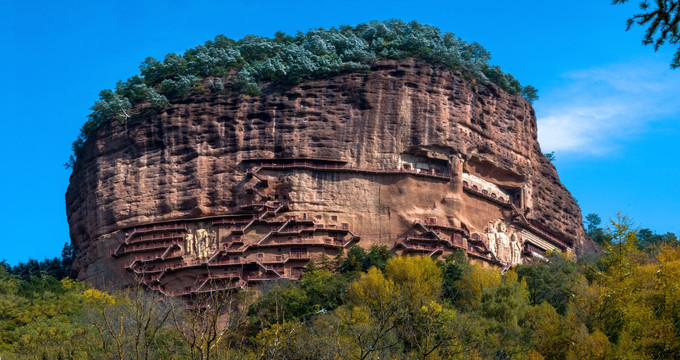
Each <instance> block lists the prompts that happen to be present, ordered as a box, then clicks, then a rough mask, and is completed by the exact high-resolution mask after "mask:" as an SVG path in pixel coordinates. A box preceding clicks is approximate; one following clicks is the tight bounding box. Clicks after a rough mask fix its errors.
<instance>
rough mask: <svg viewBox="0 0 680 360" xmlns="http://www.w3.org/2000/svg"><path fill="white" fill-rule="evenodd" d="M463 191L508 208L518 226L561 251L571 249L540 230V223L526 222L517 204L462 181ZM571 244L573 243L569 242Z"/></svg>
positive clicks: (561, 241) (556, 238)
mask: <svg viewBox="0 0 680 360" xmlns="http://www.w3.org/2000/svg"><path fill="white" fill-rule="evenodd" d="M463 189H464V190H466V191H468V192H470V193H472V194H474V195H477V196H480V197H482V198H484V199H487V200H491V201H492V202H494V203H496V204H499V205H502V206H503V207H507V208H510V209H511V210H512V212H513V216H515V218H517V219H519V220H518V224H519V225H520V226H522V227H523V228H526V229H527V230H530V231H532V232H534V233H536V234H537V235H539V236H541V237H543V238H545V239H546V240H548V241H549V242H552V243H554V244H555V245H557V247H558V248H560V249H561V250H562V251H566V250H567V249H569V248H571V246H570V245H569V244H567V243H566V242H565V241H563V240H561V239H560V238H558V237H556V236H555V235H552V234H550V233H549V232H548V231H546V230H543V229H542V228H541V225H540V223H538V222H537V221H536V220H528V219H527V218H526V216H525V215H524V214H523V213H522V212H521V211H520V210H519V208H518V206H517V203H515V202H512V201H509V200H506V199H505V198H503V197H496V196H493V195H495V194H491V195H489V194H488V192H486V193H485V192H483V191H479V190H478V189H477V188H476V186H475V185H473V186H472V187H471V186H470V185H469V184H468V183H467V181H463ZM571 243H572V244H573V241H571Z"/></svg>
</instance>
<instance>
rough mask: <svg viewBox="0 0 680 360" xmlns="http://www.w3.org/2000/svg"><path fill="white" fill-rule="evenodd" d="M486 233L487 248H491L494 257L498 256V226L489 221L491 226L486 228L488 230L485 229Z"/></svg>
mask: <svg viewBox="0 0 680 360" xmlns="http://www.w3.org/2000/svg"><path fill="white" fill-rule="evenodd" d="M484 233H486V239H487V247H488V248H489V251H491V253H492V254H493V255H494V256H498V250H497V249H498V247H497V246H496V244H497V241H496V235H497V234H496V224H494V223H492V222H491V221H489V224H488V225H487V226H486V229H484Z"/></svg>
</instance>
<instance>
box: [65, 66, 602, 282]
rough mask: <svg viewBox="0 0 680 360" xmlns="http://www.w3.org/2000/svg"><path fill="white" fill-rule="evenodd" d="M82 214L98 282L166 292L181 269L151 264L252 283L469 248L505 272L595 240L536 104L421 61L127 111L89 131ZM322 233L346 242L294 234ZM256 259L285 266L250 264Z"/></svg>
mask: <svg viewBox="0 0 680 360" xmlns="http://www.w3.org/2000/svg"><path fill="white" fill-rule="evenodd" d="M66 207H67V214H68V221H69V225H70V232H71V238H72V240H73V243H74V245H75V247H76V249H77V250H78V252H79V258H78V260H77V263H76V270H77V271H78V273H79V277H80V278H81V279H87V280H88V281H90V282H92V283H95V284H100V283H102V282H104V281H107V280H111V279H116V278H119V277H120V275H121V274H123V273H125V272H126V270H124V269H125V267H126V266H127V268H128V270H127V271H128V272H133V273H135V274H137V275H139V276H141V277H143V278H144V279H143V280H144V281H145V282H147V283H149V284H151V283H154V284H155V285H150V286H152V287H154V288H156V289H161V288H162V289H168V288H172V287H173V286H172V283H171V279H170V278H168V276H166V278H167V279H166V280H165V282H163V280H160V281H158V279H155V278H153V276H156V275H153V276H152V275H149V274H146V273H145V272H144V271H141V270H139V269H140V267H139V266H140V265H142V264H143V265H144V266H145V267H146V268H148V269H150V268H153V269H160V270H157V271H161V272H162V271H166V272H167V267H168V265H167V264H168V263H170V264H189V263H191V262H192V261H193V262H203V263H204V264H211V262H213V263H216V262H219V261H222V262H229V261H237V262H239V263H240V264H241V265H240V268H239V269H238V272H239V280H238V281H237V282H234V284H236V285H239V286H240V284H243V283H242V282H240V281H243V282H247V281H248V279H249V276H251V275H243V274H244V272H248V273H249V274H251V273H253V271H256V272H257V273H258V274H259V275H260V276H265V277H269V276H273V275H271V274H270V275H267V273H268V272H269V273H271V272H274V273H276V275H279V276H282V277H295V276H296V273H297V272H299V269H300V267H302V266H304V262H300V263H298V264H292V260H291V259H294V258H295V256H298V255H299V254H300V252H302V251H303V250H305V251H306V252H307V254H309V255H299V256H300V257H304V258H305V259H306V258H307V257H310V258H313V257H314V256H318V255H319V254H320V253H321V252H326V253H328V254H331V255H332V254H333V253H336V252H337V251H338V250H339V249H340V247H347V246H351V245H353V244H359V245H361V246H364V247H368V246H370V245H373V244H383V245H387V246H388V247H390V248H392V249H394V251H395V252H397V253H418V252H420V253H424V254H429V255H430V256H438V255H441V254H443V253H446V252H450V251H453V250H454V249H455V248H463V249H465V250H466V251H467V252H468V254H469V255H470V256H471V257H472V258H475V259H478V260H479V261H483V262H486V263H489V264H497V265H499V266H505V265H509V264H516V263H519V262H525V261H530V259H531V258H535V257H537V256H539V257H540V253H541V252H542V251H544V250H552V249H554V248H557V249H560V250H563V251H573V252H575V253H576V254H581V253H582V252H583V251H586V250H588V249H590V248H592V244H591V242H590V240H588V239H587V237H586V235H585V233H584V229H583V226H582V223H581V213H580V210H579V207H578V206H577V205H576V203H575V201H574V199H573V198H572V196H571V194H570V193H569V192H568V191H567V190H566V189H565V187H564V186H563V185H562V184H561V183H560V181H559V178H558V176H557V173H556V170H555V168H554V167H553V165H552V164H551V163H550V162H549V161H548V160H547V159H546V158H545V157H544V156H543V154H542V152H541V149H540V147H539V144H538V142H537V132H536V119H535V115H534V111H533V109H532V107H531V105H530V104H529V103H528V102H526V101H525V100H524V99H523V98H522V97H521V96H519V95H509V94H507V93H505V92H504V91H502V90H500V89H499V88H498V87H496V86H495V85H475V84H474V83H471V82H470V81H468V80H465V79H464V78H463V77H462V76H460V74H457V73H454V72H452V71H450V70H446V69H442V68H438V67H435V66H432V65H428V64H424V63H420V62H416V61H413V60H404V61H398V62H397V61H384V62H382V63H380V64H379V65H376V66H374V68H373V70H372V71H371V72H370V73H365V74H348V75H342V76H337V77H334V78H330V79H328V80H322V81H313V82H307V83H304V84H301V85H299V86H295V87H292V88H290V89H287V90H285V91H281V92H280V93H275V94H270V95H266V96H263V97H244V96H237V95H220V94H210V95H205V96H194V97H191V98H189V99H187V100H185V101H182V102H180V103H176V104H173V105H172V107H171V108H169V109H167V110H166V111H164V112H163V113H154V112H145V111H140V112H139V113H138V114H136V115H134V116H133V117H132V118H130V119H129V120H128V121H127V122H126V123H125V124H123V125H120V124H118V123H117V122H112V123H111V124H109V125H107V126H104V127H103V128H101V129H100V130H99V131H98V133H97V136H96V138H95V139H91V140H88V141H87V142H86V144H85V151H84V154H83V155H82V156H81V157H80V158H79V159H78V162H77V164H76V167H75V169H74V172H73V174H72V176H71V179H70V185H69V187H68V191H67V193H66ZM229 219H232V220H229ZM234 219H237V220H238V221H237V220H234ZM252 219H256V220H252ZM291 219H292V221H293V222H291ZM229 221H231V225H224V223H227V222H229ZM253 221H254V222H253ZM285 221H287V222H288V223H287V224H286V223H285ZM236 223H239V224H241V225H238V226H236V225H234V224H236ZM151 224H156V226H166V227H169V228H167V229H162V230H158V228H155V230H154V229H152V228H150V227H149V226H151ZM145 226H146V227H145ZM239 226H240V227H239ZM258 226H260V227H262V229H259V228H258V229H256V228H257V227H258ZM281 226H283V227H286V226H288V227H291V228H290V229H293V230H290V231H287V232H285V231H284V228H283V227H281ZM501 227H503V230H499V229H501ZM310 228H311V229H314V230H309V229H310ZM286 229H287V228H286ZM305 229H307V230H305ZM319 229H322V230H319ZM323 229H329V230H323ZM333 229H338V230H333ZM339 229H346V230H349V232H344V233H343V232H341V231H340V230H339ZM199 230H206V234H209V235H206V236H204V235H205V234H204V233H202V232H201V233H200V234H199V233H198V232H197V231H199ZM305 231H308V232H309V231H311V233H309V234H307V233H305ZM189 233H191V234H192V235H191V236H189V237H187V234H189ZM500 233H504V234H505V235H506V236H502V235H498V236H497V235H496V234H500ZM254 234H259V235H254ZM291 234H292V235H291ZM310 234H311V235H310ZM456 234H457V235H456ZM317 235H318V236H317ZM145 236H146V237H145ZM286 236H287V237H286ZM194 237H195V239H194ZM165 238H167V239H165ZM199 238H200V239H201V240H198V239H199ZM203 238H205V239H209V240H205V241H206V244H207V245H205V248H199V247H198V245H196V244H199V243H200V241H204V240H203ZM275 238H276V240H274V239H275ZM312 238H314V239H315V240H314V241H321V242H323V241H326V243H327V244H328V243H329V241H331V239H332V240H333V241H336V242H337V244H340V245H338V246H334V245H328V246H320V247H319V250H318V251H315V250H314V249H316V248H315V246H316V245H314V244H315V243H312V242H311V241H312V240H309V241H310V243H309V245H308V246H306V248H305V247H301V246H300V245H298V246H297V247H292V248H291V247H290V246H293V245H290V244H288V243H287V242H291V241H292V242H295V241H297V242H298V244H303V245H304V244H305V241H308V240H307V239H312ZM159 239H161V240H159ZM323 239H325V240H323ZM508 239H509V240H508ZM159 241H164V242H159ZM269 241H274V242H276V243H277V244H279V245H271V246H269V247H268V246H265V243H267V242H269ZM254 244H259V245H254ZM282 244H283V245H282ZM519 245H521V250H520V252H521V256H520V257H517V254H516V253H513V250H512V249H513V246H515V247H518V248H519ZM282 246H283V247H284V249H283V250H281V247H282ZM173 247H174V248H173ZM239 251H240V252H239ZM277 251H278V253H277ZM296 251H297V253H296V254H294V253H295V252H296ZM112 252H113V254H111V253H112ZM251 255H252V256H259V258H260V259H265V258H267V257H268V256H270V255H271V256H280V258H277V259H284V260H282V261H281V262H282V263H283V264H282V265H277V264H276V263H275V262H274V260H272V264H271V265H266V264H265V265H262V264H260V268H259V269H256V267H251V268H248V266H246V265H243V264H244V263H247V264H250V261H251V260H250V259H251V258H250V256H251ZM220 259H221V260H220ZM234 259H237V260H234ZM272 259H273V258H272ZM253 261H254V260H253ZM135 262H136V263H135ZM263 262H264V260H262V261H259V263H263ZM253 263H254V262H253ZM163 264H166V265H163ZM135 266H137V268H135ZM164 266H165V267H164ZM178 266H180V267H181V266H183V265H178ZM224 266H225V268H224V269H221V271H223V272H225V274H226V272H228V271H232V270H233V269H232V270H229V269H230V268H229V269H227V268H228V265H224ZM253 266H254V265H253ZM272 269H274V270H272ZM154 271H156V270H154ZM232 272H234V271H232ZM286 274H287V275H288V276H286ZM197 276H198V277H200V276H199V274H198V273H187V274H186V275H184V277H182V276H179V275H177V278H176V279H175V280H172V281H175V282H178V281H179V282H182V281H184V282H185V283H186V282H187V281H190V280H187V279H193V278H194V277H197ZM156 277H157V276H156ZM182 279H184V280H182ZM175 287H176V288H179V287H177V286H175ZM183 288H186V286H184V287H183ZM167 291H168V292H171V291H170V290H167Z"/></svg>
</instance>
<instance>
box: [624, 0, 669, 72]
mask: <svg viewBox="0 0 680 360" xmlns="http://www.w3.org/2000/svg"><path fill="white" fill-rule="evenodd" d="M627 2H628V0H613V1H612V4H613V5H620V4H625V3H627ZM650 2H651V4H650ZM639 6H640V10H641V11H642V12H641V13H638V14H634V15H633V16H631V17H630V18H628V21H627V27H626V31H628V30H630V28H631V27H632V26H633V25H634V24H637V25H642V26H647V29H646V30H645V35H644V36H643V37H642V44H644V45H654V51H656V50H659V47H661V45H663V44H665V43H666V42H668V43H669V44H671V45H676V44H679V43H680V31H679V29H678V23H680V1H678V0H652V1H648V0H644V1H642V2H640V4H639ZM678 67H680V47H679V48H678V50H677V51H676V52H675V55H673V59H672V60H671V68H673V69H677V68H678Z"/></svg>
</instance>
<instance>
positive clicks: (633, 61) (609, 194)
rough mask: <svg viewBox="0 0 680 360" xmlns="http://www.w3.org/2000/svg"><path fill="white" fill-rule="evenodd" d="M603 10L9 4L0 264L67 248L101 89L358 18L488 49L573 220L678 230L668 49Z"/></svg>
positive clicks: (675, 95) (677, 108)
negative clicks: (522, 107) (218, 39)
mask: <svg viewBox="0 0 680 360" xmlns="http://www.w3.org/2000/svg"><path fill="white" fill-rule="evenodd" d="M609 3H610V1H609V0H574V1H570V2H568V3H564V2H549V1H527V0H517V1H512V2H510V1H501V0H498V1H484V2H473V1H441V2H438V1H426V0H421V1H417V2H406V1H385V2H379V1H374V2H369V1H318V0H317V1H286V2H282V1H257V0H251V1H200V0H197V1H161V0H143V1H139V0H138V1H110V2H101V1H66V2H54V1H30V0H28V1H16V0H15V1H8V2H3V4H2V5H0V30H1V31H0V39H1V40H2V44H3V45H4V46H3V56H1V57H0V75H2V77H1V79H2V80H3V82H4V83H3V84H2V86H0V105H1V109H2V111H1V112H0V116H1V117H2V125H3V128H2V129H3V131H2V133H3V135H4V136H2V138H3V140H2V141H0V150H1V151H2V154H4V159H3V160H4V161H3V165H4V166H3V167H2V169H3V170H2V176H0V189H2V190H0V191H2V200H1V201H0V219H1V220H0V222H1V223H0V224H1V225H2V229H3V236H2V238H0V242H2V246H1V247H0V249H1V250H0V259H3V258H4V259H7V260H8V261H9V262H10V263H12V264H14V263H17V262H18V261H25V260H27V259H28V258H37V259H42V258H44V257H52V256H58V255H59V254H60V251H61V248H62V246H63V244H64V242H66V241H68V240H69V234H68V225H67V222H66V214H65V204H64V193H65V191H66V187H67V186H68V177H69V172H68V171H66V170H64V168H63V166H62V164H63V163H64V162H65V161H66V159H67V158H68V155H69V154H70V147H71V142H72V141H73V140H74V139H75V137H76V136H77V134H78V130H79V129H80V126H81V125H82V124H83V122H84V121H85V118H86V115H87V113H88V112H89V110H88V108H89V107H90V106H91V105H92V104H93V103H94V101H95V100H96V99H97V94H98V93H99V91H100V90H101V89H104V88H111V87H113V86H114V85H115V83H116V81H118V80H120V79H126V78H128V77H130V76H131V75H133V74H136V73H137V72H138V65H139V64H140V63H141V62H142V61H143V60H144V58H145V57H147V56H154V57H156V58H162V57H163V56H164V55H165V54H166V53H169V52H180V53H181V52H183V51H184V50H186V49H187V48H190V47H194V46H196V45H198V44H201V43H203V42H205V41H206V40H209V39H212V38H214V36H215V35H217V34H224V35H226V36H228V37H230V38H233V39H239V38H241V37H243V36H244V35H246V34H258V35H264V36H271V35H273V34H274V32H276V31H278V30H281V31H284V32H287V33H295V32H296V31H298V30H302V31H305V30H307V29H310V28H316V27H331V26H336V25H340V24H349V25H354V24H357V23H360V22H365V21H369V20H373V19H377V20H384V19H389V18H400V19H403V20H406V21H410V20H417V21H419V22H422V23H426V24H430V25H434V26H437V27H439V28H440V29H441V30H442V31H450V32H453V33H455V34H456V35H458V36H460V37H462V38H463V39H465V40H466V41H477V42H479V43H480V44H482V45H483V46H484V47H485V48H486V49H487V50H489V51H490V52H491V54H492V56H493V59H492V62H493V63H494V64H498V65H500V66H501V67H502V68H503V69H504V70H505V71H507V72H510V73H512V74H513V75H514V76H515V77H517V78H518V79H519V80H520V81H521V82H522V83H523V84H531V85H533V86H535V87H537V88H538V89H539V95H540V100H539V101H537V102H536V103H535V104H534V105H535V109H536V112H537V117H538V123H539V141H540V142H541V146H542V149H543V151H544V152H550V151H555V153H556V157H557V161H556V163H555V164H556V166H557V169H558V172H559V174H560V177H561V179H562V182H563V183H564V184H565V185H566V186H567V188H568V189H569V190H570V191H571V192H572V194H573V195H574V197H575V198H576V199H577V200H578V202H579V204H580V205H581V208H582V210H583V213H584V214H587V213H593V212H594V213H597V214H599V215H601V216H602V218H603V219H606V218H609V217H612V216H614V215H615V214H616V212H617V211H622V212H623V213H625V214H627V215H628V216H630V217H631V218H632V219H633V220H634V221H635V222H636V223H637V224H639V225H641V226H643V227H649V228H651V229H652V230H654V231H656V232H660V233H665V232H667V231H672V232H676V233H678V232H680V211H679V210H678V209H677V206H676V204H678V203H680V189H678V183H679V182H678V180H677V179H678V178H680V170H679V168H678V166H676V161H677V159H676V156H678V155H679V154H680V141H679V140H680V91H679V90H680V70H676V71H672V70H670V69H669V66H668V64H669V62H670V60H671V56H672V53H673V51H672V50H673V49H672V48H663V49H661V50H660V51H659V52H657V53H655V52H653V49H652V48H650V47H643V46H642V45H641V36H642V31H641V29H634V30H632V31H629V32H625V31H624V30H625V20H626V18H627V17H628V16H629V15H630V14H632V13H633V12H634V11H635V10H636V9H635V3H636V2H635V1H633V3H632V4H628V5H626V6H616V7H615V6H611V5H609Z"/></svg>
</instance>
